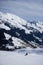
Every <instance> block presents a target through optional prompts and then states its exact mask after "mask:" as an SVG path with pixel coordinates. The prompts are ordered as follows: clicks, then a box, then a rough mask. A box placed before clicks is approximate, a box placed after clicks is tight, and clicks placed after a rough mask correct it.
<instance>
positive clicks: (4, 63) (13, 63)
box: [0, 51, 43, 65]
mask: <svg viewBox="0 0 43 65" xmlns="http://www.w3.org/2000/svg"><path fill="white" fill-rule="evenodd" d="M0 65H43V55H37V54H28V55H27V56H25V54H19V53H17V52H15V53H14V52H7V51H0Z"/></svg>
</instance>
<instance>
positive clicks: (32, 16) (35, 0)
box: [0, 0, 43, 20]
mask: <svg viewBox="0 0 43 65" xmlns="http://www.w3.org/2000/svg"><path fill="white" fill-rule="evenodd" d="M0 11H1V12H4V13H12V14H15V15H17V16H19V17H21V18H23V19H25V20H43V0H0Z"/></svg>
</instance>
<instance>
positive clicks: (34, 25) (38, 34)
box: [0, 12, 43, 50]
mask: <svg viewBox="0 0 43 65" xmlns="http://www.w3.org/2000/svg"><path fill="white" fill-rule="evenodd" d="M23 47H32V48H37V47H41V48H42V47H43V21H37V22H34V21H32V22H27V21H25V20H23V19H22V18H20V17H18V16H16V15H13V14H10V13H6V14H4V13H2V12H0V49H8V50H9V49H13V50H14V49H15V48H23Z"/></svg>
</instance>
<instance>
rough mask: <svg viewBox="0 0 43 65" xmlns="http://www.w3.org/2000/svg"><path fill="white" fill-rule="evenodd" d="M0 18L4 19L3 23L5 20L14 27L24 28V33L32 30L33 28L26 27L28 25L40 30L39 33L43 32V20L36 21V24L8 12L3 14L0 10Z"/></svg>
mask: <svg viewBox="0 0 43 65" xmlns="http://www.w3.org/2000/svg"><path fill="white" fill-rule="evenodd" d="M0 19H2V20H3V21H4V23H6V22H7V23H10V24H9V25H12V26H14V27H16V28H20V29H24V30H25V33H29V34H30V32H33V30H29V29H28V28H29V27H32V28H35V29H37V30H38V31H40V33H42V32H43V21H37V22H36V24H33V23H32V24H31V23H30V22H27V21H25V20H24V19H22V18H20V17H18V16H16V15H14V14H10V13H6V14H4V13H2V12H0ZM2 26H3V27H4V28H6V29H8V27H5V26H4V24H3V25H2ZM2 26H1V27H2ZM25 26H26V27H27V28H26V27H25Z"/></svg>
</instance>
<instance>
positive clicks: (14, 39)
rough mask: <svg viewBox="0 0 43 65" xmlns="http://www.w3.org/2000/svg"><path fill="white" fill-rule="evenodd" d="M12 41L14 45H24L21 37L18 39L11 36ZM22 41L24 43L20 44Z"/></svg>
mask: <svg viewBox="0 0 43 65" xmlns="http://www.w3.org/2000/svg"><path fill="white" fill-rule="evenodd" d="M12 40H13V41H12V43H14V46H17V47H18V46H21V47H22V46H25V45H24V44H25V42H24V41H22V40H21V39H19V38H16V37H12ZM22 43H24V44H22Z"/></svg>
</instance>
